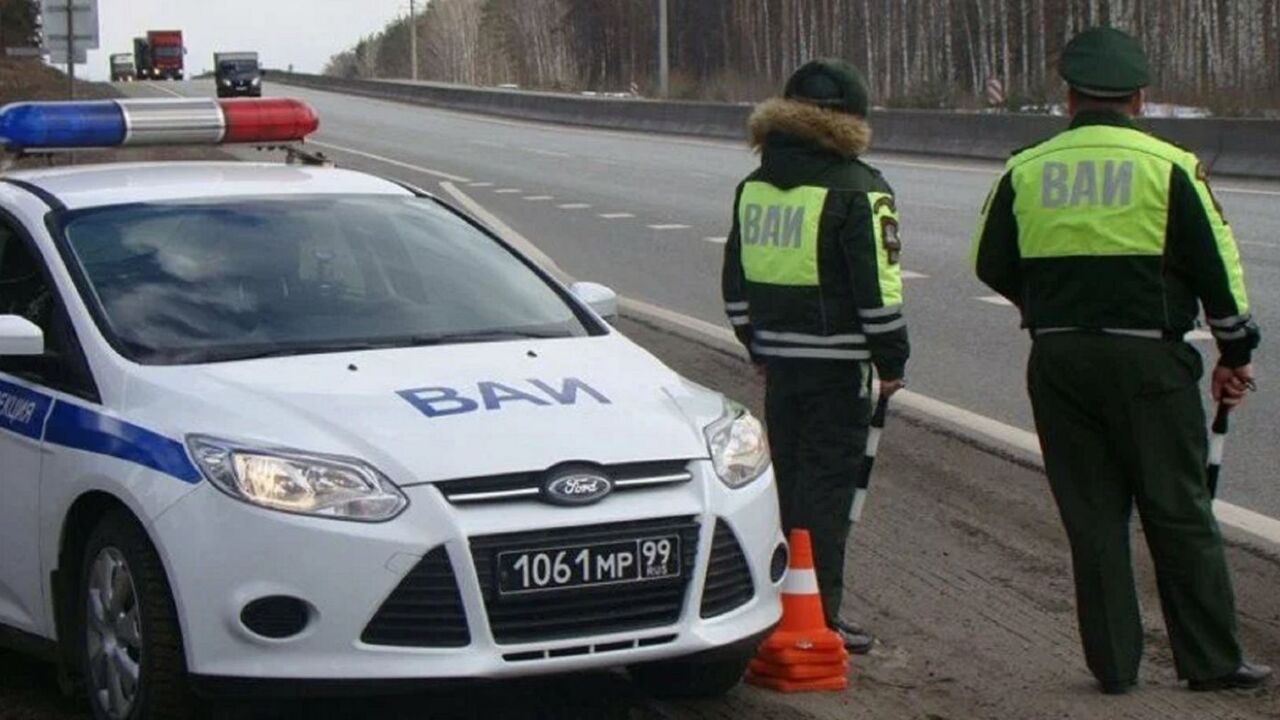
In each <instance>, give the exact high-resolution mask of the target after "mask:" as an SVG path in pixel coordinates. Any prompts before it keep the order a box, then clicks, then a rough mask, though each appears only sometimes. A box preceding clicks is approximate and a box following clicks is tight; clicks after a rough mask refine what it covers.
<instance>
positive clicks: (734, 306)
mask: <svg viewBox="0 0 1280 720" xmlns="http://www.w3.org/2000/svg"><path fill="white" fill-rule="evenodd" d="M724 309H725V311H726V312H745V311H747V310H750V309H751V303H749V302H747V301H746V300H743V301H741V302H727V303H725V304H724Z"/></svg>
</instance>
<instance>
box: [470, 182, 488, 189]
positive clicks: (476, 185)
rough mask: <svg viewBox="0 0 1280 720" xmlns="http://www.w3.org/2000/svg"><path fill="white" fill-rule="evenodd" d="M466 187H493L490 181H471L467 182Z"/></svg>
mask: <svg viewBox="0 0 1280 720" xmlns="http://www.w3.org/2000/svg"><path fill="white" fill-rule="evenodd" d="M467 187H473V188H487V187H493V183H491V182H473V183H467Z"/></svg>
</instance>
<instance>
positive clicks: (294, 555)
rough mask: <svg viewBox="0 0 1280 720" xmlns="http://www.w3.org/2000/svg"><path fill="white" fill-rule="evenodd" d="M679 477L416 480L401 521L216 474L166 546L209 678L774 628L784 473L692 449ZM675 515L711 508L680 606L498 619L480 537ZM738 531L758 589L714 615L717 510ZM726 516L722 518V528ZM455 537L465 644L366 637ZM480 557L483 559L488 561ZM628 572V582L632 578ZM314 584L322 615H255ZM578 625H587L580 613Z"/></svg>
mask: <svg viewBox="0 0 1280 720" xmlns="http://www.w3.org/2000/svg"><path fill="white" fill-rule="evenodd" d="M690 469H691V470H693V474H694V479H693V481H692V482H688V483H685V484H682V485H678V486H670V487H662V488H652V489H648V490H644V491H636V492H630V493H626V494H615V495H612V496H610V497H608V498H606V499H605V501H603V502H601V503H599V504H597V505H592V506H588V507H582V508H564V507H553V506H550V505H545V504H542V503H538V502H532V501H529V502H519V503H496V504H489V505H476V506H454V505H451V504H450V503H449V502H448V501H447V500H445V499H444V497H443V496H442V495H441V493H440V492H439V491H438V490H437V489H436V488H435V487H433V486H418V487H412V488H407V489H406V494H408V495H409V497H410V505H409V507H408V508H407V509H406V511H405V512H404V514H402V515H401V516H400V517H398V518H396V519H395V520H393V521H391V522H388V523H381V524H360V523H350V522H342V521H335V520H323V519H315V518H306V517H298V516H291V515H286V514H283V513H277V512H272V511H267V510H263V509H260V508H256V507H252V506H249V505H246V504H243V503H240V502H238V501H235V500H232V499H230V498H228V497H226V496H224V495H222V494H221V493H219V492H218V491H217V490H216V489H214V488H212V487H210V486H208V485H207V484H206V485H204V486H203V487H202V488H201V489H199V490H197V491H196V492H194V493H192V494H191V495H189V496H187V498H185V499H184V500H183V501H181V502H180V503H178V504H177V505H175V506H174V507H173V508H171V509H170V510H169V511H168V512H166V513H165V514H164V515H162V516H161V517H160V518H158V519H157V521H156V522H155V524H154V526H153V532H154V533H155V541H156V545H157V547H158V549H159V551H160V553H161V556H162V557H163V558H164V560H165V564H166V568H167V570H168V572H169V576H170V581H171V585H172V588H173V592H174V599H175V602H176V604H177V608H178V613H179V618H180V621H181V623H182V629H183V636H184V640H185V645H186V651H187V656H188V657H187V663H188V669H189V671H190V672H191V673H193V674H195V675H198V676H203V677H206V678H222V679H225V678H249V679H279V680H323V679H331V680H347V681H361V680H379V681H394V680H408V679H429V678H435V679H450V678H502V677H514V676H522V675H531V674H538V673H558V672H573V671H579V670H587V669H595V668H602V667H613V666H620V665H627V664H632V663H639V662H647V661H654V660H662V659H666V658H675V657H686V656H691V655H696V654H700V653H705V652H707V651H712V650H715V649H717V648H724V647H726V646H732V645H734V644H735V643H738V642H742V641H744V640H747V639H750V638H753V637H754V636H757V635H759V634H760V633H763V632H765V631H767V630H768V628H770V627H772V626H773V625H774V624H775V623H776V622H777V621H778V618H779V616H780V615H781V601H780V594H779V586H778V584H777V583H775V582H773V581H772V580H771V578H770V561H771V559H772V557H773V554H774V551H775V550H776V549H777V548H778V546H779V545H780V544H781V543H782V542H783V538H782V534H781V531H780V529H779V522H778V508H777V500H776V492H775V490H774V485H773V479H772V473H771V472H770V473H768V474H767V475H766V477H764V478H762V479H761V480H759V481H757V482H755V483H753V484H752V485H750V486H748V487H746V488H742V489H740V490H730V489H728V488H726V487H725V486H724V485H723V484H722V483H720V482H719V480H717V479H716V478H715V477H714V475H713V473H712V471H711V469H710V465H709V463H707V462H705V461H700V462H694V463H691V464H690ZM660 518H666V519H672V518H680V519H688V520H690V521H692V522H694V523H696V528H695V529H694V530H693V532H694V533H695V537H696V538H697V540H696V545H697V549H696V553H695V554H694V555H693V557H694V562H693V564H692V565H691V566H690V567H688V568H687V572H689V573H691V574H690V575H689V579H688V582H687V586H686V588H685V590H684V592H683V597H681V598H678V599H677V600H676V602H678V609H677V610H676V612H675V613H674V614H673V618H674V619H673V620H672V621H671V622H666V623H664V624H661V625H657V626H645V627H642V628H633V629H623V630H617V631H608V632H595V631H594V630H592V629H591V626H590V625H585V626H583V629H582V630H581V632H580V633H579V632H578V631H576V630H570V631H569V632H568V633H566V632H564V631H563V627H562V628H561V631H560V632H557V633H556V637H554V638H548V639H531V638H524V637H522V638H520V639H517V640H512V639H511V635H510V633H506V635H505V637H506V639H505V640H504V639H501V638H502V637H503V635H504V633H502V632H495V625H494V624H493V623H491V608H490V607H487V606H486V590H490V591H491V589H492V588H491V587H490V586H489V584H488V579H487V578H485V577H484V576H485V572H484V571H483V569H480V570H478V565H483V564H485V560H484V557H482V556H477V555H476V554H475V553H476V552H479V551H477V550H475V549H474V547H473V540H475V539H477V538H487V537H491V536H494V535H505V534H509V533H522V532H528V531H553V532H554V531H560V530H566V531H567V530H569V529H574V528H581V527H583V526H610V525H615V524H625V523H635V522H637V521H644V520H656V519H660ZM718 523H720V524H722V525H725V526H727V527H728V528H729V529H731V530H732V534H733V536H734V537H736V539H737V541H738V546H739V547H740V548H741V552H742V556H743V557H744V558H745V561H746V565H747V567H748V568H749V570H750V576H751V585H752V590H753V592H752V596H751V599H750V600H748V601H746V602H745V603H744V604H741V605H740V606H737V607H735V608H734V609H732V610H729V611H727V612H725V613H723V614H720V615H717V616H715V617H710V618H706V619H704V618H703V615H704V614H705V608H704V607H703V590H704V587H705V585H706V581H707V573H708V566H709V563H710V557H711V552H712V547H713V544H714V543H715V541H716V538H715V535H716V527H717V524H718ZM722 530H723V529H722ZM437 548H444V550H445V551H446V552H447V556H448V559H449V564H450V565H451V567H452V571H453V575H454V577H455V579H456V583H457V588H458V595H459V597H460V598H461V604H462V608H463V610H464V612H465V622H466V625H467V631H468V632H467V633H466V635H467V643H466V645H465V646H462V647H398V646H390V645H374V644H370V643H366V642H364V641H363V640H362V635H364V633H365V630H366V628H367V627H368V626H369V624H370V622H371V620H373V619H374V617H375V616H376V615H377V614H378V611H379V609H380V608H381V607H382V606H383V604H384V602H385V601H386V600H387V599H388V597H389V596H391V595H392V593H393V592H395V591H396V589H397V587H398V586H400V584H401V582H402V580H404V579H405V577H406V576H407V575H408V574H409V573H410V572H411V571H413V570H414V569H415V568H416V567H418V565H419V563H420V562H422V561H423V558H424V557H426V556H427V555H428V554H429V553H431V551H433V550H436V549H437ZM477 560H479V561H480V562H479V563H478V562H477ZM627 587H628V586H620V589H619V592H620V593H626V592H627ZM279 595H284V596H289V597H295V598H300V599H302V600H303V601H305V603H306V604H307V606H308V608H309V610H310V620H309V623H308V624H307V626H306V628H305V629H304V630H303V631H302V632H301V633H299V634H297V635H294V636H292V637H289V638H287V639H283V640H272V639H268V638H265V637H261V636H259V635H256V634H255V633H253V632H251V631H250V630H249V629H248V628H246V627H245V625H244V624H243V623H242V620H241V611H242V609H243V608H244V607H245V605H246V604H248V603H249V602H251V601H253V600H256V599H258V598H262V597H267V596H279ZM569 627H576V626H574V625H572V624H570V625H569Z"/></svg>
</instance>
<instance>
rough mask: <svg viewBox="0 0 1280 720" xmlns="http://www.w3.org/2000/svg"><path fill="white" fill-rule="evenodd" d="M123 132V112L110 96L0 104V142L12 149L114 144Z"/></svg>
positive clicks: (119, 140)
mask: <svg viewBox="0 0 1280 720" xmlns="http://www.w3.org/2000/svg"><path fill="white" fill-rule="evenodd" d="M124 136H125V123H124V113H123V112H122V111H121V110H120V106H119V105H117V104H115V103H114V102H112V101H110V100H102V101H93V102H44V103H41V102H24V103H13V104H11V105H6V106H5V107H3V108H0V145H4V146H5V147H6V148H8V149H11V150H24V149H38V148H84V147H115V146H117V145H120V144H121V143H123V142H124Z"/></svg>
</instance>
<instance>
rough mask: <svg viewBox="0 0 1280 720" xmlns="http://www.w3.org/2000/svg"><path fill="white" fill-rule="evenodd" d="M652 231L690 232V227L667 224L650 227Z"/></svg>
mask: <svg viewBox="0 0 1280 720" xmlns="http://www.w3.org/2000/svg"><path fill="white" fill-rule="evenodd" d="M648 227H649V229H650V230H688V229H689V227H690V226H688V225H681V224H680V223H666V224H659V225H649V226H648Z"/></svg>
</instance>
